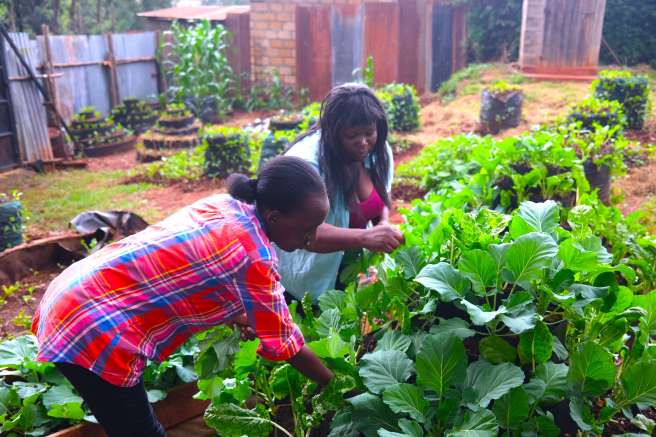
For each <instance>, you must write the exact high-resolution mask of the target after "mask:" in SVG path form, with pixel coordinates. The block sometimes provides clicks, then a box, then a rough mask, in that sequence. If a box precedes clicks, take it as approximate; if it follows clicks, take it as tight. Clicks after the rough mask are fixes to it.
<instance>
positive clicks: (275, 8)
mask: <svg viewBox="0 0 656 437" xmlns="http://www.w3.org/2000/svg"><path fill="white" fill-rule="evenodd" d="M364 1H365V0H251V2H250V5H251V15H250V19H251V59H252V62H251V68H252V77H253V80H254V81H256V82H267V81H268V78H269V77H270V72H271V69H272V68H274V67H275V68H277V69H278V71H279V72H280V76H281V78H282V80H283V81H284V82H285V83H287V84H289V85H296V5H298V4H303V5H332V4H349V3H350V4H359V3H364ZM368 1H370V0H368ZM379 1H381V2H390V3H393V2H396V0H379Z"/></svg>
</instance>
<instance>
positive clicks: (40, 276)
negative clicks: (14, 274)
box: [0, 266, 63, 339]
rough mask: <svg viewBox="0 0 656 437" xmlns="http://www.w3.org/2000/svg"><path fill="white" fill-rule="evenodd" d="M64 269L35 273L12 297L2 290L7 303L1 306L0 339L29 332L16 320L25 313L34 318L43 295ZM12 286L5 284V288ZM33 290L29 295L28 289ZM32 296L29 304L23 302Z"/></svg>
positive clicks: (25, 280)
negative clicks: (24, 298)
mask: <svg viewBox="0 0 656 437" xmlns="http://www.w3.org/2000/svg"><path fill="white" fill-rule="evenodd" d="M62 270H63V267H60V266H52V267H51V268H49V269H47V270H45V271H41V272H34V274H33V275H31V276H28V277H26V278H23V279H22V280H21V281H19V284H20V285H19V290H18V291H16V292H15V293H14V294H12V295H11V296H5V293H4V290H2V289H0V297H2V298H4V299H5V300H6V303H5V304H4V305H2V306H0V339H2V338H6V337H15V336H17V335H21V334H24V333H26V332H27V331H29V328H27V327H25V326H19V325H17V324H16V323H14V318H15V317H16V316H18V315H19V314H20V312H21V311H23V314H25V315H26V316H28V317H30V318H31V317H32V315H33V314H34V311H35V310H36V307H37V305H38V304H39V302H40V301H41V298H42V297H43V294H44V293H45V292H46V288H48V284H50V281H52V280H53V279H54V278H55V277H56V276H57V275H58V274H59V273H61V271H62ZM7 285H10V284H5V286H7ZM30 288H32V290H33V291H32V292H31V293H28V291H27V290H28V289H30ZM26 295H31V296H32V299H28V300H27V302H26V301H24V300H23V296H26Z"/></svg>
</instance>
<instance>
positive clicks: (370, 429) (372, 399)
mask: <svg viewBox="0 0 656 437" xmlns="http://www.w3.org/2000/svg"><path fill="white" fill-rule="evenodd" d="M347 401H348V402H349V403H350V404H351V405H352V406H353V422H354V423H355V426H356V427H357V429H358V431H360V432H361V433H363V434H364V435H365V436H367V437H378V430H379V429H381V428H382V429H386V430H388V431H396V432H398V431H400V429H399V427H398V425H397V422H398V416H397V415H396V414H394V412H393V411H392V410H390V408H389V407H388V406H387V405H385V404H384V403H383V401H382V400H380V398H379V397H378V396H374V395H372V394H371V393H363V394H361V395H358V396H355V397H352V398H350V399H347Z"/></svg>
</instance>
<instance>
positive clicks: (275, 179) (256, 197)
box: [227, 156, 326, 214]
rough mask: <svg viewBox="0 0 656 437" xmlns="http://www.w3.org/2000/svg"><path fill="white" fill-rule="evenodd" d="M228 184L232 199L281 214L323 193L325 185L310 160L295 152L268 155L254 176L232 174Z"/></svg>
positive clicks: (293, 210)
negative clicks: (252, 177)
mask: <svg viewBox="0 0 656 437" xmlns="http://www.w3.org/2000/svg"><path fill="white" fill-rule="evenodd" d="M227 185H228V192H229V193H230V195H231V196H232V197H234V198H235V199H238V200H241V201H243V202H246V203H254V204H255V205H256V206H257V207H258V208H267V209H273V210H277V211H280V212H282V213H283V214H289V213H294V212H297V211H299V210H301V209H302V207H303V205H304V204H305V201H306V200H307V198H308V197H309V196H311V195H318V196H324V197H325V196H326V186H325V185H324V183H323V179H321V176H320V175H319V172H318V171H317V170H316V169H315V168H314V167H313V166H312V165H311V164H310V163H308V162H306V161H305V160H303V159H301V158H297V157H294V156H277V157H275V158H273V159H270V160H269V161H268V162H267V163H266V164H265V165H264V166H263V167H262V168H261V169H260V171H259V173H258V177H257V179H249V178H248V176H246V175H243V174H238V173H235V174H232V175H230V177H229V178H228V181H227Z"/></svg>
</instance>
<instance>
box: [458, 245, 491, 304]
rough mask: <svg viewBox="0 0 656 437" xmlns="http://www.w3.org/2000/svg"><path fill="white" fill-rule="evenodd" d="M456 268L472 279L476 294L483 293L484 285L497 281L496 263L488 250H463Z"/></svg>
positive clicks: (488, 285)
mask: <svg viewBox="0 0 656 437" xmlns="http://www.w3.org/2000/svg"><path fill="white" fill-rule="evenodd" d="M458 270H460V272H461V273H462V274H464V275H465V276H467V277H468V278H469V279H470V280H471V281H472V283H473V284H474V290H476V292H477V293H478V294H484V293H485V288H486V287H492V286H494V285H495V284H496V282H497V263H496V261H495V260H494V257H493V256H492V255H491V254H490V253H489V252H486V251H484V250H481V249H474V250H469V251H466V252H464V253H463V254H462V256H461V257H460V262H459V263H458Z"/></svg>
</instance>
